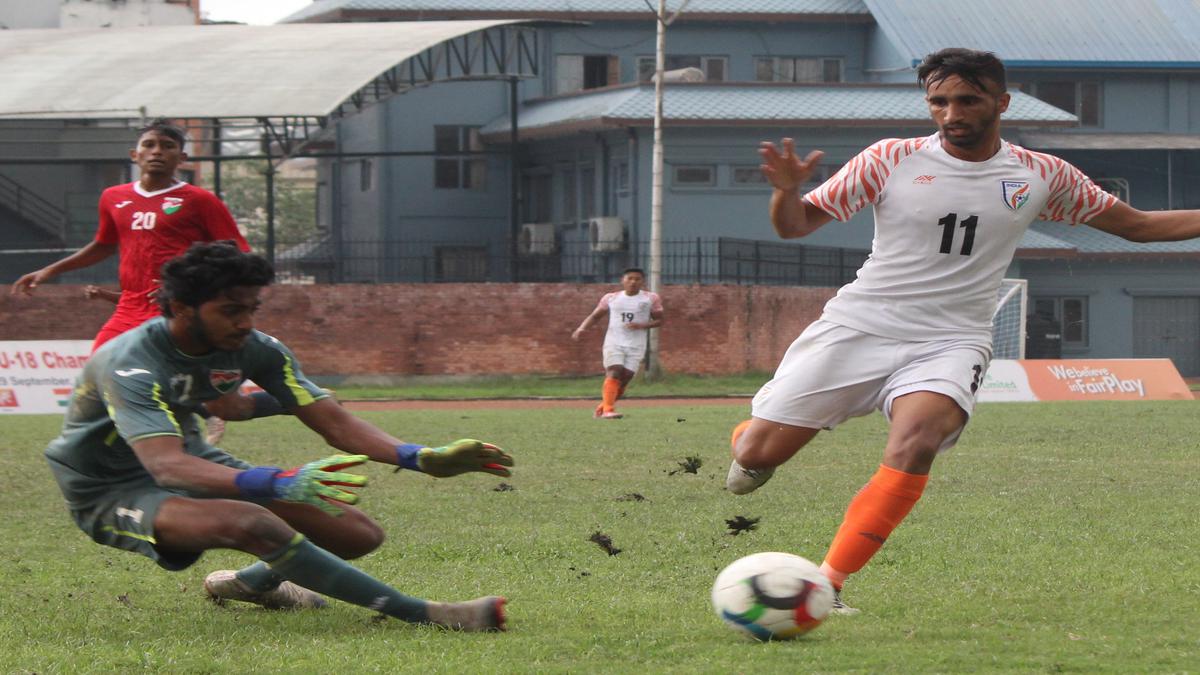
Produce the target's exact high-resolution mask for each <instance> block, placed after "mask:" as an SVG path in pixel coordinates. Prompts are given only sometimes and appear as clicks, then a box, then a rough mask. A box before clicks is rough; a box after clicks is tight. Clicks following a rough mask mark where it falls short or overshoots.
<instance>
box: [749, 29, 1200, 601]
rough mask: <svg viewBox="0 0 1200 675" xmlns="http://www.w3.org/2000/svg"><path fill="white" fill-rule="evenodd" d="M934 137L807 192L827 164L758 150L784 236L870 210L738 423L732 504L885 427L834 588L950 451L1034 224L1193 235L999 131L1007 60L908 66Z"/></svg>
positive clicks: (944, 60)
mask: <svg viewBox="0 0 1200 675" xmlns="http://www.w3.org/2000/svg"><path fill="white" fill-rule="evenodd" d="M917 77H918V81H919V82H920V84H921V85H922V86H923V87H924V88H925V99H926V102H927V104H928V106H929V112H930V115H931V116H932V118H933V121H934V123H935V124H936V125H937V128H938V131H937V133H935V134H933V135H931V136H928V137H925V138H910V139H887V140H882V141H879V142H878V143H875V144H874V145H872V146H870V147H869V148H867V149H866V150H864V151H863V152H861V153H860V154H859V155H858V156H856V157H854V158H853V159H852V160H850V162H849V163H847V164H846V165H845V166H844V167H842V169H841V170H840V171H838V172H837V174H836V175H834V176H833V177H832V178H830V179H829V180H828V181H826V182H825V183H824V184H823V185H821V186H820V187H818V188H817V189H816V190H813V191H812V192H810V193H808V194H806V195H801V194H800V191H799V189H800V186H802V185H804V184H805V183H807V182H808V180H809V177H810V176H811V175H812V173H813V169H814V167H815V166H816V164H817V162H818V161H819V160H820V158H821V154H822V153H821V152H819V151H814V152H811V153H809V154H808V155H807V156H806V157H805V158H804V159H800V158H799V157H797V155H796V154H795V147H794V143H793V141H792V140H791V139H788V138H785V139H783V142H782V148H780V147H776V146H775V145H774V144H773V143H769V142H764V143H762V145H761V147H760V149H759V153H760V155H761V156H762V158H763V165H762V170H763V173H764V174H765V175H766V176H767V179H768V180H769V181H770V182H771V185H772V186H773V187H774V188H775V190H774V193H773V194H772V197H771V205H770V215H771V222H772V224H773V225H774V227H775V231H776V232H777V233H778V234H779V236H780V237H782V238H784V239H791V238H793V237H802V236H805V235H807V234H810V233H811V232H813V231H815V230H816V229H817V228H819V227H821V226H822V225H824V224H825V223H828V222H829V221H830V220H832V219H836V220H839V221H844V220H847V219H849V218H850V217H851V215H853V214H854V213H855V212H856V211H858V210H860V209H862V208H864V207H866V206H867V205H871V206H873V207H874V209H875V238H874V241H873V242H872V249H871V256H870V258H869V259H868V260H867V262H866V263H864V265H863V267H862V269H860V270H859V272H858V276H857V279H855V281H853V282H852V283H850V284H848V285H846V286H844V287H843V288H842V289H841V290H839V291H838V293H837V296H836V297H834V298H833V299H831V300H830V301H829V303H828V304H826V305H825V311H824V314H822V316H821V318H820V319H818V320H817V321H814V322H813V323H812V324H811V325H810V326H809V327H808V328H807V329H805V331H804V332H803V333H802V334H801V335H800V337H798V338H797V339H796V341H795V342H793V343H792V345H791V346H790V347H789V348H788V350H787V352H786V354H784V356H783V360H782V361H781V362H780V364H779V369H778V370H777V371H776V373H775V376H774V378H773V379H771V381H770V382H767V383H766V384H765V385H763V387H762V388H761V389H760V390H759V392H758V394H757V395H756V396H755V397H754V401H753V404H752V419H750V420H747V421H745V422H743V423H742V424H740V425H738V427H737V428H736V429H734V432H733V437H732V445H733V457H734V462H733V464H732V466H731V467H730V469H729V475H728V477H727V478H726V486H727V487H728V489H729V490H730V492H733V493H734V494H745V493H748V492H751V491H753V490H755V489H757V488H758V487H760V486H761V485H762V484H763V483H765V482H766V481H767V480H768V479H769V478H770V477H771V474H772V473H773V472H774V470H775V467H777V466H779V465H781V464H783V463H784V462H786V461H787V460H788V459H789V458H791V457H792V455H794V454H796V452H797V451H799V450H800V449H801V448H802V447H804V446H805V444H807V443H808V442H809V441H811V440H812V439H813V437H815V436H816V435H817V432H818V431H820V430H821V429H831V428H833V427H834V426H836V425H838V424H840V423H841V422H843V421H844V420H846V419H847V418H850V417H855V416H859V415H865V414H868V413H869V412H871V411H872V410H876V409H877V410H880V411H882V412H883V414H884V415H885V416H886V417H887V419H888V420H889V422H890V431H889V434H888V439H887V444H886V446H885V447H884V449H883V461H882V464H881V465H880V466H879V468H878V470H877V472H876V473H875V474H874V475H873V476H872V477H871V478H870V480H869V481H868V482H867V484H866V485H865V486H864V487H863V488H862V490H860V491H859V492H858V494H856V495H855V496H854V498H853V499H852V500H851V501H850V505H849V507H848V508H847V510H846V514H845V518H844V520H843V521H842V525H841V527H840V528H839V529H838V532H837V534H836V535H835V537H834V539H833V543H832V544H831V546H830V548H829V551H828V553H827V554H826V556H825V560H824V562H823V563H822V566H821V567H822V570H823V571H824V572H825V574H826V575H828V577H829V579H830V580H831V581H832V582H833V585H834V587H835V588H836V589H837V590H838V598H837V602H836V604H835V611H839V612H841V613H853V612H854V611H855V610H852V609H850V608H848V607H846V606H845V605H844V604H843V603H842V601H841V589H842V585H843V584H844V583H845V581H846V579H847V577H849V576H850V575H851V574H853V573H855V572H857V571H858V570H860V569H862V567H863V566H864V565H866V563H867V562H868V561H869V560H870V559H871V557H872V556H873V555H874V554H875V553H876V552H877V551H878V550H879V548H880V547H881V546H882V545H883V543H884V541H886V540H887V538H888V536H889V535H890V534H891V532H892V530H893V529H894V528H895V527H896V526H897V525H899V524H900V522H901V521H902V520H904V518H905V516H907V515H908V512H909V511H910V510H911V509H912V508H913V506H914V505H915V504H916V503H917V500H918V499H920V497H921V493H922V491H923V490H924V488H925V483H926V481H927V480H928V477H929V471H930V468H931V466H932V465H933V460H934V458H935V457H937V455H938V453H939V451H942V450H945V449H947V448H949V447H951V446H952V445H954V443H955V442H956V441H957V440H958V437H959V435H960V434H961V433H962V431H963V428H964V427H965V426H966V424H967V421H968V419H969V418H970V416H971V412H972V410H973V408H974V405H975V393H976V390H977V389H978V387H979V384H980V382H981V381H982V379H983V375H984V372H985V371H986V370H987V367H988V361H989V359H990V358H991V354H992V349H991V316H992V312H993V311H994V309H995V305H996V295H997V290H998V288H999V285H1000V283H1001V279H1002V277H1003V274H1004V271H1005V269H1006V268H1007V267H1008V265H1009V263H1010V262H1011V261H1012V258H1013V254H1014V252H1015V250H1016V247H1017V244H1018V242H1019V241H1020V240H1021V236H1022V235H1023V234H1024V232H1025V230H1026V229H1027V228H1028V226H1029V224H1030V222H1031V221H1033V220H1035V219H1041V220H1052V221H1059V222H1065V223H1070V224H1072V225H1087V226H1090V227H1094V228H1096V229H1099V230H1102V231H1104V232H1108V233H1110V234H1113V235H1116V236H1119V237H1122V238H1124V239H1127V240H1130V241H1135V242H1150V241H1178V240H1182V239H1191V238H1193V237H1197V236H1200V211H1154V212H1144V211H1139V210H1137V209H1134V208H1132V207H1131V206H1129V205H1128V204H1125V203H1124V202H1121V201H1120V200H1118V199H1116V198H1115V197H1113V196H1112V195H1109V194H1107V193H1105V192H1104V191H1103V190H1101V189H1100V188H1098V187H1097V186H1096V185H1095V184H1094V183H1092V181H1091V180H1089V179H1088V177H1087V176H1085V175H1084V174H1083V173H1081V172H1080V171H1079V170H1078V169H1076V168H1075V167H1073V166H1071V165H1070V164H1068V163H1066V162H1065V161H1063V160H1062V159H1060V158H1058V157H1054V156H1051V155H1046V154H1042V153H1038V152H1032V151H1030V150H1026V149H1024V148H1020V147H1017V146H1015V145H1012V144H1010V143H1007V142H1005V141H1004V140H1003V139H1001V137H1000V115H1001V113H1003V112H1004V111H1005V110H1006V109H1007V108H1008V103H1009V95H1008V94H1007V93H1006V83H1005V72H1004V64H1003V63H1001V62H1000V60H999V59H997V58H996V56H995V55H994V54H991V53H989V52H979V51H973V50H967V49H944V50H941V51H939V52H936V53H933V54H930V55H929V56H927V57H925V60H924V61H923V62H922V63H921V65H920V66H919V67H918V69H917Z"/></svg>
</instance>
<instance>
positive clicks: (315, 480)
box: [271, 455, 370, 516]
mask: <svg viewBox="0 0 1200 675" xmlns="http://www.w3.org/2000/svg"><path fill="white" fill-rule="evenodd" d="M368 459H370V458H369V457H367V456H366V455H333V456H330V457H326V458H325V459H318V460H316V461H315V462H309V463H308V464H305V465H304V466H300V467H297V468H295V469H292V470H290V471H281V472H280V473H278V474H276V475H275V480H274V481H273V482H272V485H271V489H272V492H273V496H274V497H275V498H276V499H281V500H283V501H285V502H297V503H300V504H310V505H312V506H315V507H317V508H319V509H321V510H322V511H324V512H326V513H328V514H330V515H333V516H340V515H341V514H342V510H341V509H339V508H337V507H336V506H334V505H333V504H330V503H329V502H330V501H335V502H341V503H343V504H357V503H358V495H356V494H354V493H353V492H347V491H346V490H339V489H338V488H336V487H333V486H335V485H343V486H346V487H362V486H364V485H366V484H367V477H366V476H360V475H358V474H353V473H342V469H348V468H350V467H352V466H358V465H359V464H362V463H364V462H366V461H367V460H368ZM326 500H328V501H326Z"/></svg>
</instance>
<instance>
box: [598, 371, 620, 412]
mask: <svg viewBox="0 0 1200 675" xmlns="http://www.w3.org/2000/svg"><path fill="white" fill-rule="evenodd" d="M620 391H621V383H620V382H618V381H617V380H616V378H612V377H606V378H604V388H603V389H601V392H603V394H604V402H603V404H602V405H603V406H604V412H612V411H613V407H615V406H616V404H617V395H618V393H619V392H620Z"/></svg>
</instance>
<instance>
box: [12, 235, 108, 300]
mask: <svg viewBox="0 0 1200 675" xmlns="http://www.w3.org/2000/svg"><path fill="white" fill-rule="evenodd" d="M116 252H117V246H116V244H101V243H100V242H97V241H92V242H90V243H89V244H88V245H87V246H84V247H83V248H81V249H79V250H78V251H76V252H74V253H72V254H71V255H69V256H67V257H65V258H63V259H62V260H59V261H58V262H54V263H50V264H49V265H46V266H45V267H43V268H42V269H40V270H37V271H35V272H30V273H29V274H26V275H24V276H22V277H21V278H20V279H17V280H16V281H15V282H13V285H12V290H11V291H10V293H11V294H12V295H17V294H18V293H23V294H25V295H32V294H33V289H35V288H37V287H38V285H39V284H42V283H45V282H47V281H49V280H51V279H53V278H54V277H56V276H58V275H60V274H62V273H63V272H70V271H71V270H77V269H79V268H81V267H90V266H92V265H95V264H96V263H98V262H100V261H101V260H104V259H105V258H107V257H109V256H111V255H112V254H114V253H116Z"/></svg>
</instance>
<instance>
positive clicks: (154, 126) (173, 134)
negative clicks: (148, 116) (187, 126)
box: [137, 117, 187, 150]
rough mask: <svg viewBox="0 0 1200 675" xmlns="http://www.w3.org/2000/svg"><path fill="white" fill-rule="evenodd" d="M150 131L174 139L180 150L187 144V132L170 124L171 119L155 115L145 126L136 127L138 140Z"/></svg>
mask: <svg viewBox="0 0 1200 675" xmlns="http://www.w3.org/2000/svg"><path fill="white" fill-rule="evenodd" d="M151 131H153V132H154V133H156V134H162V135H163V136H166V137H167V138H170V139H171V140H173V141H175V142H176V143H178V144H179V149H180V150H182V149H183V146H184V145H186V144H187V134H185V133H184V132H183V129H182V128H181V127H178V126H176V125H175V124H172V123H171V120H169V119H167V118H165V117H155V118H154V119H152V120H150V121H149V122H148V123H147V124H146V126H144V127H142V128H141V129H138V132H137V137H138V139H139V140H140V139H141V138H142V136H145V135H146V134H148V133H150V132H151Z"/></svg>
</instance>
